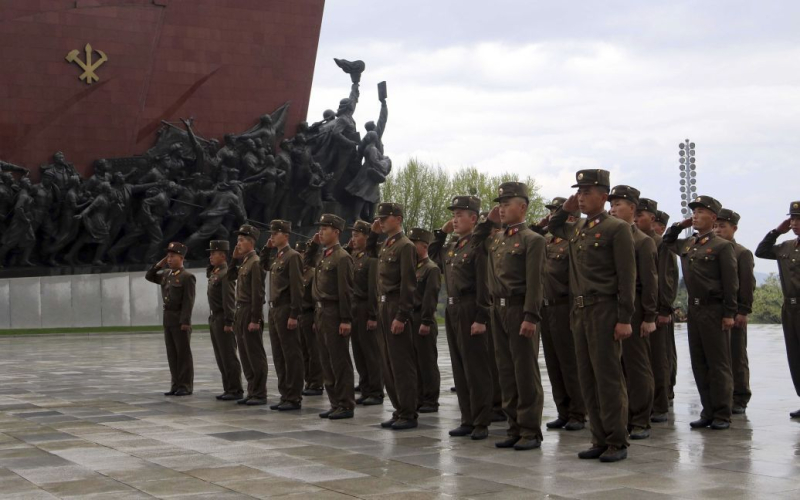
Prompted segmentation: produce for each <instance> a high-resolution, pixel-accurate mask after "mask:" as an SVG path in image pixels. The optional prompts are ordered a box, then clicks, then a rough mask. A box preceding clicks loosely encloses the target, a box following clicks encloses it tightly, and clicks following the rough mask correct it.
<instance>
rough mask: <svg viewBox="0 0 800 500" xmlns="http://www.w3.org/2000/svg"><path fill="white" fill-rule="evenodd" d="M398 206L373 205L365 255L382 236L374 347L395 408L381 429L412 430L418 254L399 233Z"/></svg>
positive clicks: (400, 211) (414, 424)
mask: <svg viewBox="0 0 800 500" xmlns="http://www.w3.org/2000/svg"><path fill="white" fill-rule="evenodd" d="M402 224H403V206H402V205H400V204H399V203H381V204H380V205H378V220H376V221H375V222H374V223H373V224H372V231H371V232H370V236H369V239H368V242H367V250H368V251H373V250H374V249H375V247H376V245H377V241H378V236H379V235H380V234H385V235H386V240H385V241H384V242H383V244H381V246H380V251H379V252H378V255H379V257H378V328H379V334H378V344H379V346H380V349H381V354H382V357H383V381H384V383H385V384H386V392H387V393H388V394H389V399H390V400H391V401H392V406H394V412H393V413H392V418H390V419H389V420H387V421H385V422H382V423H381V427H383V428H384V429H392V430H404V429H413V428H415V427H417V425H418V424H417V365H416V362H415V360H414V333H413V332H412V331H411V315H412V312H413V310H414V292H415V290H416V286H417V280H416V272H415V271H416V267H417V253H416V250H415V248H414V244H413V243H411V240H409V239H408V237H406V235H405V234H403V226H402Z"/></svg>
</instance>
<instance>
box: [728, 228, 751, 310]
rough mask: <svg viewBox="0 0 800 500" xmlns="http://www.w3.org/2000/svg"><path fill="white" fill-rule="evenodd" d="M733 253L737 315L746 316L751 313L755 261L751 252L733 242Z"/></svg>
mask: <svg viewBox="0 0 800 500" xmlns="http://www.w3.org/2000/svg"><path fill="white" fill-rule="evenodd" d="M732 243H733V253H734V255H735V256H736V266H737V268H738V269H739V293H738V294H737V299H736V300H737V302H738V303H739V310H738V311H737V314H743V315H745V316H746V315H748V314H750V313H751V312H753V294H754V293H755V290H756V276H755V273H754V272H753V269H754V267H755V262H754V261H755V259H753V252H751V251H750V250H748V249H747V248H745V247H744V246H742V245H740V244H738V243H736V240H733V242H732Z"/></svg>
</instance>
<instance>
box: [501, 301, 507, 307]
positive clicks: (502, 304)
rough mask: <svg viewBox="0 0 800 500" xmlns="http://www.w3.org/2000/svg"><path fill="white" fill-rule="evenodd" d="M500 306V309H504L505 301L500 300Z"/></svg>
mask: <svg viewBox="0 0 800 500" xmlns="http://www.w3.org/2000/svg"><path fill="white" fill-rule="evenodd" d="M500 306H501V307H505V306H506V299H500Z"/></svg>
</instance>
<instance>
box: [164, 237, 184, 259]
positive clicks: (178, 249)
mask: <svg viewBox="0 0 800 500" xmlns="http://www.w3.org/2000/svg"><path fill="white" fill-rule="evenodd" d="M188 251H189V249H188V248H187V247H186V245H184V244H183V243H179V242H177V241H173V242H172V243H170V244H169V245H167V253H169V252H172V253H176V254H178V255H183V256H184V257H186V252H188Z"/></svg>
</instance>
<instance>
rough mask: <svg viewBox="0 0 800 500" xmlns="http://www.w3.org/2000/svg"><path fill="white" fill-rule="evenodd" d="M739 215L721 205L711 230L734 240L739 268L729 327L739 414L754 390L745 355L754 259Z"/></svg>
mask: <svg viewBox="0 0 800 500" xmlns="http://www.w3.org/2000/svg"><path fill="white" fill-rule="evenodd" d="M740 219H741V216H740V215H739V214H737V213H736V212H734V211H733V210H729V209H727V208H723V209H722V210H720V211H719V215H718V216H717V223H716V224H715V225H714V234H716V235H717V236H719V237H720V238H722V239H725V240H728V241H730V242H731V243H733V252H734V255H735V256H736V266H737V269H738V271H739V292H738V294H737V302H738V304H739V309H738V310H737V311H736V316H735V317H734V319H733V328H731V371H732V372H733V407H732V408H731V413H733V414H734V415H741V414H743V413H744V412H745V411H747V404H748V403H749V402H750V398H751V397H752V395H753V393H752V392H751V391H750V362H749V360H748V359H747V315H748V314H750V313H751V312H753V294H754V293H755V289H756V276H755V273H754V271H753V269H754V267H755V262H754V261H755V259H754V258H753V252H751V251H750V250H748V249H747V248H745V247H744V246H742V245H741V244H739V243H738V242H737V241H736V239H735V236H736V231H737V230H738V229H739V220H740Z"/></svg>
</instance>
